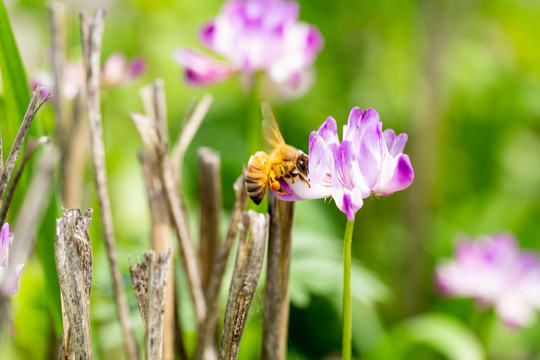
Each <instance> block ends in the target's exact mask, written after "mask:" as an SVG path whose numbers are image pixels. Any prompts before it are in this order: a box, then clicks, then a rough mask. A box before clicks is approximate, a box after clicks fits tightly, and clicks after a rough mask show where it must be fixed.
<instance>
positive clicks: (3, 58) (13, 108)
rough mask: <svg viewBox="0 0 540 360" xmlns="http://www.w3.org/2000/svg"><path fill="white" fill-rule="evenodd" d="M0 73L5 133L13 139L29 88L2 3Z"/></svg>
mask: <svg viewBox="0 0 540 360" xmlns="http://www.w3.org/2000/svg"><path fill="white" fill-rule="evenodd" d="M0 72H1V73H2V86H3V88H4V98H5V108H6V115H7V119H8V121H7V124H8V129H7V131H8V133H9V136H10V137H11V138H14V137H15V133H16V131H17V129H18V124H19V123H20V122H21V121H22V118H23V116H24V113H25V112H26V108H27V107H28V103H29V102H30V87H29V85H28V81H27V79H26V72H25V70H24V66H23V62H22V60H21V56H20V54H19V49H18V47H17V43H16V42H15V38H14V36H13V31H12V29H11V23H10V21H9V17H8V13H7V10H6V5H5V4H4V2H3V1H2V2H1V3H0Z"/></svg>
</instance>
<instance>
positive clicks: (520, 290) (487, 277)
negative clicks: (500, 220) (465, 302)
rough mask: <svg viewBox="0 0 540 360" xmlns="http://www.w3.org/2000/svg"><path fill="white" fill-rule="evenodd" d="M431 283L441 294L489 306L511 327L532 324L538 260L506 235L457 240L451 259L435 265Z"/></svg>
mask: <svg viewBox="0 0 540 360" xmlns="http://www.w3.org/2000/svg"><path fill="white" fill-rule="evenodd" d="M435 283H436V286H437V288H438V290H439V292H440V293H441V294H443V295H446V296H454V297H471V298H474V299H475V300H476V301H477V303H478V304H480V305H483V306H490V305H493V306H494V308H495V312H496V313H497V315H498V316H499V317H500V318H501V319H502V320H503V321H504V322H505V323H506V324H507V325H509V326H512V327H526V326H530V325H532V324H533V323H534V322H535V319H536V313H535V312H536V310H538V309H540V261H539V259H538V257H537V255H536V254H534V253H532V252H529V251H521V250H520V249H519V246H518V242H517V240H516V239H515V238H514V237H512V236H510V235H505V234H496V235H491V236H487V237H484V238H483V239H481V241H473V240H471V239H467V240H465V241H462V242H460V243H458V244H457V245H456V248H455V254H454V258H453V259H451V260H449V261H447V262H446V263H444V264H441V265H439V266H437V268H436V270H435Z"/></svg>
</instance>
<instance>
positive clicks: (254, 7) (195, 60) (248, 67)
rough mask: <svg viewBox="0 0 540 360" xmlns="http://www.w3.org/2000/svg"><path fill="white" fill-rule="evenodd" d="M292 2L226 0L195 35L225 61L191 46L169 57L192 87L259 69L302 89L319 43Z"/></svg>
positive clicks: (280, 82) (278, 80)
mask: <svg viewBox="0 0 540 360" xmlns="http://www.w3.org/2000/svg"><path fill="white" fill-rule="evenodd" d="M298 15H299V6H298V3H296V2H294V1H282V0H251V1H242V0H230V1H227V2H226V3H225V4H224V5H223V7H222V9H221V13H220V14H219V15H218V16H216V17H215V18H214V19H212V20H211V21H210V22H209V23H207V24H206V25H205V26H204V27H203V28H202V31H201V33H200V38H201V41H202V42H203V44H204V45H205V46H206V47H207V48H208V49H210V50H211V51H213V52H214V53H216V54H217V55H219V56H221V57H223V58H225V59H226V63H220V62H217V61H215V60H213V59H212V58H211V57H209V56H207V55H203V54H200V53H198V52H196V51H193V50H187V49H180V50H178V51H176V52H175V54H174V58H175V60H176V61H177V62H178V63H179V64H180V65H182V66H184V67H185V68H186V73H185V74H186V79H187V81H188V83H190V84H194V85H206V84H210V83H215V82H220V81H223V80H225V79H226V78H228V77H229V76H231V75H232V74H234V73H236V72H242V73H245V74H252V73H254V72H256V71H263V72H264V73H265V74H266V75H267V76H268V77H269V78H270V79H271V80H272V81H273V82H274V83H277V84H286V85H288V86H290V87H292V88H295V87H299V86H302V87H305V83H306V82H305V81H303V79H304V78H308V79H309V78H310V74H309V71H308V69H309V68H310V67H311V65H312V64H313V63H314V61H315V58H316V57H317V55H318V53H319V52H320V51H321V49H322V47H323V38H322V36H321V34H320V33H319V30H318V29H317V28H316V27H314V26H312V25H309V24H306V23H303V22H300V21H298Z"/></svg>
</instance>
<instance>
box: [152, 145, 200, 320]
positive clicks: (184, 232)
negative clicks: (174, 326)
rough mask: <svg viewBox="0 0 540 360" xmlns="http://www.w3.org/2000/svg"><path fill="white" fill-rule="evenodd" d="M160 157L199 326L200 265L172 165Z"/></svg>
mask: <svg viewBox="0 0 540 360" xmlns="http://www.w3.org/2000/svg"><path fill="white" fill-rule="evenodd" d="M160 159H161V171H160V175H161V183H162V184H163V188H164V190H165V196H166V198H167V204H168V207H169V213H170V215H171V220H172V224H173V227H174V230H175V232H176V237H177V239H178V245H179V248H180V250H181V251H180V255H181V257H182V265H183V267H184V271H185V272H186V276H187V280H188V285H189V290H190V294H191V299H192V301H193V306H194V307H195V317H196V319H197V325H198V327H199V328H200V327H201V324H202V322H203V321H204V318H205V317H206V301H205V298H204V292H203V286H202V280H201V279H202V277H201V267H200V263H199V261H198V260H199V257H198V256H197V251H196V250H195V247H194V245H193V242H192V240H191V236H190V234H189V231H188V224H187V222H186V218H187V216H186V214H185V208H184V204H183V200H182V199H183V197H182V195H181V192H180V189H179V188H178V187H177V186H176V182H175V178H176V177H175V175H174V173H173V170H172V165H171V162H170V159H169V157H168V156H167V154H166V153H164V152H163V153H161V154H160Z"/></svg>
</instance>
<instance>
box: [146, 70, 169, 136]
mask: <svg viewBox="0 0 540 360" xmlns="http://www.w3.org/2000/svg"><path fill="white" fill-rule="evenodd" d="M164 85H165V84H164V82H163V80H162V79H156V80H154V82H153V83H152V84H150V85H147V86H144V87H142V88H141V91H140V94H141V99H142V102H143V106H144V111H145V112H146V115H147V116H148V117H150V118H151V119H153V120H154V121H155V122H156V129H157V130H158V132H159V133H158V135H159V138H160V140H161V141H162V142H167V141H168V139H169V135H168V131H167V102H166V98H165V87H164Z"/></svg>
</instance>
